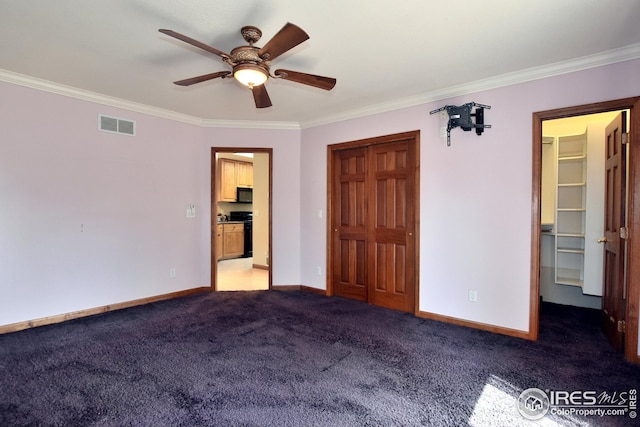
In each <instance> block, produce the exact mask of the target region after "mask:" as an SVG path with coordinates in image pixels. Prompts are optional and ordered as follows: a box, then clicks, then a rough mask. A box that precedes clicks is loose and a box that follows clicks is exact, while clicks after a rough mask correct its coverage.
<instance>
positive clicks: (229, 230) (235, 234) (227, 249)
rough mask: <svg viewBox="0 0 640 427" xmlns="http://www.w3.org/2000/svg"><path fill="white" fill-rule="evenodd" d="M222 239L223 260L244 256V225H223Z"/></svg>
mask: <svg viewBox="0 0 640 427" xmlns="http://www.w3.org/2000/svg"><path fill="white" fill-rule="evenodd" d="M222 237H223V238H222V240H223V243H222V245H223V248H222V254H223V257H224V258H234V257H239V256H242V255H243V254H244V223H241V222H240V223H230V224H223V225H222Z"/></svg>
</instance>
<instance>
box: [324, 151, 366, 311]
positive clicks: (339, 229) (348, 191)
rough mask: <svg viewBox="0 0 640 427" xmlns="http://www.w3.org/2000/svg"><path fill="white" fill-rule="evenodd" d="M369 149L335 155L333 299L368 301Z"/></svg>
mask: <svg viewBox="0 0 640 427" xmlns="http://www.w3.org/2000/svg"><path fill="white" fill-rule="evenodd" d="M367 159H368V156H367V148H366V147H365V148H353V149H346V150H340V151H337V152H335V155H334V161H333V162H334V167H333V172H334V177H333V186H334V187H333V192H332V194H333V195H334V200H333V213H332V222H333V228H334V232H335V234H334V235H333V242H332V253H333V259H334V265H333V267H334V268H333V271H332V272H331V276H332V281H333V291H334V295H337V296H342V297H345V298H351V299H356V300H359V301H367V279H366V276H367V271H366V265H367V264H366V249H367V238H368V230H367V221H366V220H367V214H366V213H367V205H366V203H367V186H366V177H367V174H366V172H367Z"/></svg>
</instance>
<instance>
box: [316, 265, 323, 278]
mask: <svg viewBox="0 0 640 427" xmlns="http://www.w3.org/2000/svg"><path fill="white" fill-rule="evenodd" d="M316 274H317V275H318V276H322V268H321V267H320V266H317V267H316Z"/></svg>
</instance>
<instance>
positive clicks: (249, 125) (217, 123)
mask: <svg viewBox="0 0 640 427" xmlns="http://www.w3.org/2000/svg"><path fill="white" fill-rule="evenodd" d="M0 81H4V82H7V83H12V84H15V85H19V86H24V87H28V88H32V89H37V90H42V91H45V92H50V93H55V94H57V95H62V96H67V97H70V98H75V99H80V100H83V101H89V102H94V103H96V104H100V105H107V106H110V107H116V108H122V109H123V110H128V111H134V112H137V113H142V114H147V115H150V116H154V117H160V118H163V119H168V120H173V121H177V122H181V123H187V124H190V125H195V126H201V127H218V128H236V129H294V130H299V129H300V124H299V123H297V122H264V121H248V120H214V119H202V118H199V117H195V116H190V115H188V114H182V113H177V112H175V111H171V110H165V109H163V108H158V107H152V106H150V105H146V104H140V103H137V102H133V101H128V100H126V99H121V98H116V97H112V96H108V95H103V94H101V93H96V92H91V91H88V90H84V89H78V88H75V87H72V86H67V85H63V84H60V83H55V82H51V81H48V80H43V79H39V78H37V77H32V76H27V75H24V74H19V73H15V72H13V71H8V70H3V69H0Z"/></svg>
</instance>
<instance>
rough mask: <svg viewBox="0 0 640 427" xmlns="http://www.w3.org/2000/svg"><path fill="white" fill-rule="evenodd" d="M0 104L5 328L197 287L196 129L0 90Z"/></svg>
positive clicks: (0, 293) (0, 268)
mask: <svg viewBox="0 0 640 427" xmlns="http://www.w3.org/2000/svg"><path fill="white" fill-rule="evenodd" d="M0 99H2V100H3V101H2V102H0V128H1V129H2V140H1V143H0V324H10V323H13V322H18V321H24V320H29V319H37V318H41V317H46V316H51V315H57V314H61V313H67V312H73V311H76V310H82V309H87V308H92V307H97V306H103V305H107V304H112V303H117V302H121V301H129V300H134V299H137V298H143V297H148V296H152V295H158V294H163V293H167V292H172V291H176V290H181V289H188V288H193V287H195V286H200V285H201V281H200V277H201V275H200V270H201V264H200V263H201V260H200V251H201V249H200V234H201V226H200V223H199V221H198V220H197V219H187V218H186V215H185V212H186V211H185V210H186V208H187V207H188V205H189V204H190V203H196V204H198V205H200V197H201V194H200V191H199V188H200V185H201V176H200V174H199V170H198V167H194V165H197V164H198V161H199V154H200V147H201V142H200V141H201V140H202V132H203V130H202V129H201V128H199V127H195V126H190V125H185V124H180V123H174V122H170V121H168V120H162V119H157V118H153V117H149V116H145V115H142V114H136V113H132V112H128V111H122V110H117V109H113V108H109V107H105V106H100V105H97V104H94V103H90V102H85V101H79V100H76V99H72V98H67V97H63V96H59V95H54V94H51V93H47V92H42V91H36V90H33V89H28V88H24V87H20V86H14V85H10V84H4V83H0ZM98 113H104V114H107V115H113V116H116V117H121V118H126V119H129V120H134V121H136V122H137V132H138V134H137V136H136V137H129V136H124V135H118V134H112V133H105V132H99V131H98V125H97V123H98ZM171 268H174V269H176V277H175V278H170V277H169V269H171Z"/></svg>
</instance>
